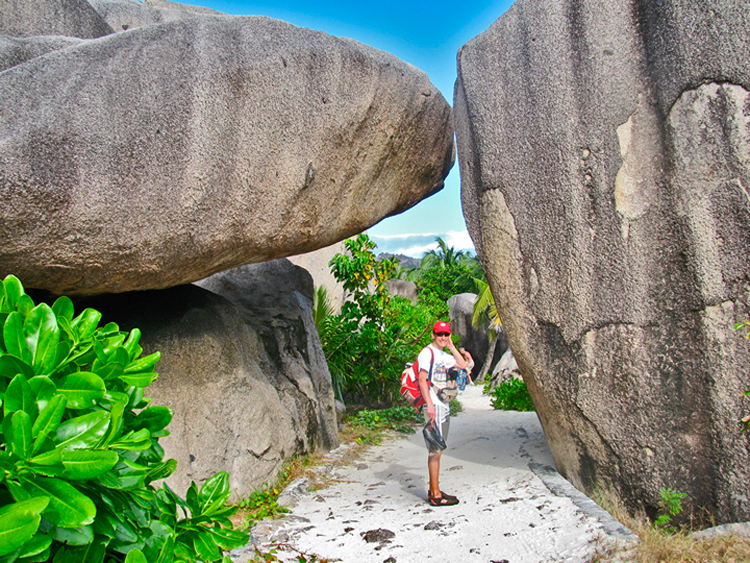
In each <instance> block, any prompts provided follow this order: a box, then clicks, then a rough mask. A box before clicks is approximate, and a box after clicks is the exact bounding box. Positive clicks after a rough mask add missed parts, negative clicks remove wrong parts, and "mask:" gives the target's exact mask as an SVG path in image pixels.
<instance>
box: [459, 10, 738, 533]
mask: <svg viewBox="0 0 750 563" xmlns="http://www.w3.org/2000/svg"><path fill="white" fill-rule="evenodd" d="M746 8H747V7H746V5H744V4H743V3H741V2H734V1H731V0H719V1H716V2H711V3H710V4H709V3H702V2H692V1H689V0H658V1H653V2H642V1H639V0H613V1H611V2H606V3H603V2H598V1H594V0H582V1H572V0H565V1H557V0H554V1H553V0H519V1H517V2H516V3H515V4H514V5H513V6H512V7H511V9H510V10H508V12H507V13H506V14H505V15H503V16H502V17H501V18H500V19H499V20H498V21H496V22H495V23H494V24H493V25H492V26H491V27H490V28H489V29H488V30H487V31H486V32H484V33H482V34H481V35H479V36H478V37H476V38H474V39H473V40H472V41H470V42H469V43H467V44H466V45H465V46H464V47H463V48H462V49H461V51H460V53H459V56H458V65H459V76H458V81H457V83H456V91H455V112H456V127H457V136H458V149H459V150H458V152H459V157H460V159H461V181H462V199H463V205H464V212H465V215H466V219H467V222H468V226H469V230H470V233H471V235H472V238H473V240H474V243H475V246H476V248H477V251H478V252H479V255H480V257H481V259H482V262H483V265H484V267H485V271H486V273H487V277H488V279H489V281H490V284H491V286H492V293H493V295H495V297H496V300H497V302H498V304H499V309H500V315H501V317H502V319H503V325H504V326H505V329H506V331H507V334H508V340H509V343H510V346H511V347H512V349H513V352H514V354H515V357H516V360H517V361H518V365H519V367H520V370H521V373H522V374H523V376H524V379H525V380H526V383H527V385H528V387H529V391H530V393H531V396H532V398H533V400H534V403H535V406H536V409H537V412H538V414H539V416H540V419H541V421H542V424H543V425H544V429H545V433H546V436H547V439H548V441H549V443H550V447H551V449H552V452H553V454H554V456H555V461H556V463H557V466H558V469H559V470H560V471H561V472H562V473H563V474H564V475H565V476H566V477H567V478H568V479H569V480H570V481H572V482H573V484H575V485H576V486H577V487H579V488H580V489H583V490H584V491H587V492H589V493H590V492H593V491H594V489H595V488H596V487H600V488H604V489H609V490H611V491H612V492H614V493H615V494H616V495H618V496H619V497H620V498H621V499H622V500H624V501H625V502H626V504H627V505H628V506H629V507H631V508H636V507H638V506H640V505H641V504H642V503H643V504H645V506H646V508H648V509H650V510H653V509H654V508H655V507H656V504H657V502H658V500H659V490H660V489H661V488H664V487H669V488H671V489H674V490H677V491H680V492H684V493H687V497H686V502H685V506H686V507H687V508H688V509H689V510H688V512H690V511H693V513H695V514H699V513H700V509H702V508H705V509H706V510H707V511H708V513H709V514H710V515H712V516H713V517H714V518H716V520H717V521H719V522H730V521H737V520H748V519H750V500H748V497H747V495H746V493H745V491H746V489H747V483H748V481H750V443H749V438H748V436H747V435H743V434H741V433H740V432H739V427H738V425H737V420H738V419H739V418H741V417H742V416H743V415H745V414H747V412H748V411H749V410H750V405H748V403H747V402H746V401H743V399H742V397H741V393H742V391H743V390H745V389H748V388H750V376H749V375H748V369H747V366H748V364H750V352H749V350H748V344H747V342H746V341H745V340H744V339H742V338H741V336H740V335H739V334H737V333H734V332H733V331H732V326H733V324H734V323H735V322H737V321H739V320H742V319H743V318H747V317H748V316H750V310H749V309H750V307H749V302H748V294H749V292H750V286H749V284H748V279H750V262H749V261H748V259H747V255H748V249H749V248H750V213H749V210H750V198H749V197H748V191H747V190H748V186H750V158H749V157H748V155H750V135H749V134H748V117H747V108H748V107H750V95H749V91H750V43H748V41H747V40H746V39H747V37H748V34H749V33H750V20H748V18H747V13H746V12H747V9H746Z"/></svg>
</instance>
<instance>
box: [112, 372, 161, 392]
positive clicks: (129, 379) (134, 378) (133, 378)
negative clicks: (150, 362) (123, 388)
mask: <svg viewBox="0 0 750 563" xmlns="http://www.w3.org/2000/svg"><path fill="white" fill-rule="evenodd" d="M157 377H159V374H158V373H154V372H153V371H152V372H148V373H130V374H128V373H125V374H123V375H121V376H120V379H122V380H123V381H124V382H125V383H127V384H128V385H132V386H133V387H138V388H139V389H143V388H145V387H148V386H149V385H151V384H152V383H153V382H154V381H156V378H157Z"/></svg>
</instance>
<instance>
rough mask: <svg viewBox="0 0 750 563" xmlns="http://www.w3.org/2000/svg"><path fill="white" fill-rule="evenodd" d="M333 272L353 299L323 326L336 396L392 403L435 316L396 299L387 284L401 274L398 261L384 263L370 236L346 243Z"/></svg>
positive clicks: (324, 349) (323, 337) (334, 258)
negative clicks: (379, 257)
mask: <svg viewBox="0 0 750 563" xmlns="http://www.w3.org/2000/svg"><path fill="white" fill-rule="evenodd" d="M345 245H346V248H347V253H346V254H337V255H336V256H334V257H333V259H332V260H331V262H330V266H331V271H332V273H333V275H334V276H335V277H336V279H337V280H338V281H340V282H342V283H343V285H344V288H345V289H346V290H348V291H349V292H350V294H351V301H347V303H345V304H344V306H343V307H342V309H341V313H340V314H338V315H329V316H327V317H326V319H325V321H324V322H323V323H322V324H323V328H322V330H321V331H320V339H321V343H322V345H323V351H324V352H325V355H326V360H327V361H328V368H329V369H330V371H331V377H332V379H333V383H334V388H335V391H336V395H337V396H338V397H339V398H340V399H342V400H344V401H346V402H361V403H364V404H367V405H374V404H383V403H385V404H392V403H393V401H394V400H395V398H396V397H399V396H400V395H399V392H398V389H399V385H400V374H401V370H402V369H403V366H404V364H405V363H407V362H411V361H414V358H416V356H417V354H418V352H419V349H420V348H421V346H422V345H426V344H427V342H429V338H430V337H429V334H428V333H429V316H428V314H427V313H426V312H425V311H424V310H421V309H420V308H419V307H416V306H414V305H413V304H411V302H409V301H408V300H406V299H403V298H400V297H394V298H391V296H390V295H389V294H388V291H387V290H386V288H385V283H386V282H387V281H388V280H389V279H391V276H392V275H393V274H394V273H395V271H396V263H395V262H393V261H392V260H382V261H380V262H378V261H377V260H376V259H375V255H374V254H373V252H372V251H373V249H374V248H375V247H376V245H375V243H374V242H372V241H371V240H370V239H369V237H368V236H367V235H366V234H361V235H359V236H358V237H356V238H354V239H349V240H347V241H346V243H345Z"/></svg>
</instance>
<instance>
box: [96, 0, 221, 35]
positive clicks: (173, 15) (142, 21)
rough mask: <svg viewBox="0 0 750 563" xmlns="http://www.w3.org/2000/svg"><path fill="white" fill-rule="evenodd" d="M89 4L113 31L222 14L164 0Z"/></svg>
mask: <svg viewBox="0 0 750 563" xmlns="http://www.w3.org/2000/svg"><path fill="white" fill-rule="evenodd" d="M89 4H91V6H93V7H94V9H95V10H96V11H97V12H98V13H99V15H100V16H101V17H102V19H103V20H104V21H106V22H107V24H109V25H110V26H111V27H112V28H113V29H114V30H115V31H126V30H128V29H135V28H137V27H143V26H144V25H151V24H154V23H163V22H170V21H177V20H183V19H190V18H195V17H200V16H201V15H224V14H222V13H221V12H217V11H216V10H211V9H210V8H204V7H202V6H191V5H189V4H179V3H177V2H168V1H165V0H144V1H142V2H141V1H139V0H89Z"/></svg>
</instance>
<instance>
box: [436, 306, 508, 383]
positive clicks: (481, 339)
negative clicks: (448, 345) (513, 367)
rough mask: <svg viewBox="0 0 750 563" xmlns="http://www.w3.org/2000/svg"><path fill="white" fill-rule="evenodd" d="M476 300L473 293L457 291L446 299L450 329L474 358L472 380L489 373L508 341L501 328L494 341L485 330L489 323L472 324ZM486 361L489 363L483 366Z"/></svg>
mask: <svg viewBox="0 0 750 563" xmlns="http://www.w3.org/2000/svg"><path fill="white" fill-rule="evenodd" d="M476 302H477V295H476V294H475V293H459V294H458V295H454V296H453V297H451V298H450V299H448V308H449V315H450V322H451V331H452V332H453V334H455V335H457V336H458V337H459V339H460V342H459V344H460V345H461V346H462V347H463V348H466V349H467V350H468V351H469V353H470V354H471V356H472V358H474V369H473V370H472V372H471V376H472V377H473V378H474V380H477V378H480V379H481V375H482V374H483V373H484V374H487V373H490V372H491V371H492V369H493V368H494V366H495V365H496V364H497V362H499V361H500V358H501V357H502V356H503V353H505V351H506V350H507V349H508V342H507V339H506V338H505V332H504V331H503V330H502V329H500V330H499V333H498V335H497V336H496V341H495V340H491V339H490V337H489V334H488V332H487V329H488V328H489V323H486V324H485V325H484V326H480V327H475V326H474V325H473V324H472V318H473V316H474V304H475V303H476ZM487 362H489V364H488V365H486V366H485V365H484V364H485V363H487Z"/></svg>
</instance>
